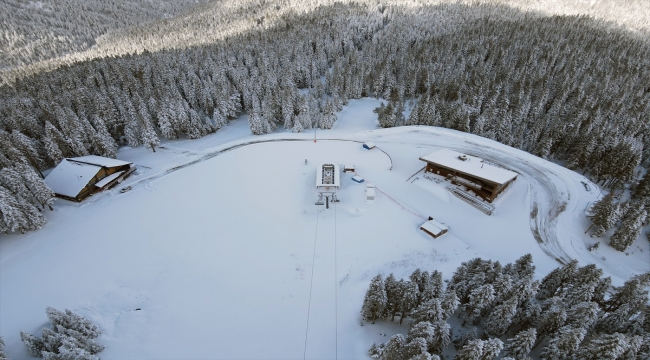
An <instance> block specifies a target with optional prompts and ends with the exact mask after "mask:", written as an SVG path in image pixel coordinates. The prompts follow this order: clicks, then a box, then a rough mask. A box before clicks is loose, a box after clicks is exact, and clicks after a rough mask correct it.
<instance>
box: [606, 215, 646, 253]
mask: <svg viewBox="0 0 650 360" xmlns="http://www.w3.org/2000/svg"><path fill="white" fill-rule="evenodd" d="M647 216H648V213H647V212H646V210H645V209H643V207H640V208H639V209H638V210H635V211H633V215H629V216H627V217H626V218H625V219H624V220H623V223H622V224H621V227H620V228H619V229H618V230H616V232H614V235H612V237H611V238H610V241H609V244H610V245H611V246H612V247H613V248H614V249H616V250H618V251H625V250H626V249H627V248H628V247H630V245H632V243H633V242H634V241H635V240H636V239H637V238H638V237H639V235H640V234H641V227H642V226H643V223H644V222H645V219H646V217H647Z"/></svg>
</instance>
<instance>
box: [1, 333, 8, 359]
mask: <svg viewBox="0 0 650 360" xmlns="http://www.w3.org/2000/svg"><path fill="white" fill-rule="evenodd" d="M0 360H9V356H7V353H6V352H5V342H4V340H2V337H0Z"/></svg>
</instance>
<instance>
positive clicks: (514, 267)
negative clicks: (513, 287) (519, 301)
mask: <svg viewBox="0 0 650 360" xmlns="http://www.w3.org/2000/svg"><path fill="white" fill-rule="evenodd" d="M503 272H504V273H506V274H509V275H511V276H512V277H513V278H514V279H517V280H519V279H533V278H534V277H535V265H533V256H532V255H531V254H526V255H523V256H521V257H520V258H519V259H517V260H516V261H515V263H514V264H507V265H506V266H504V267H503Z"/></svg>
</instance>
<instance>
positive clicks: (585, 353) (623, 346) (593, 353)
mask: <svg viewBox="0 0 650 360" xmlns="http://www.w3.org/2000/svg"><path fill="white" fill-rule="evenodd" d="M627 348H628V343H627V339H626V338H625V336H624V335H623V334H619V333H614V334H600V335H598V336H596V337H594V338H592V339H591V341H589V342H588V343H587V344H586V345H584V346H582V347H581V348H580V352H579V354H578V357H579V358H581V359H602V360H616V359H618V358H619V357H620V356H621V355H623V354H624V353H625V351H627Z"/></svg>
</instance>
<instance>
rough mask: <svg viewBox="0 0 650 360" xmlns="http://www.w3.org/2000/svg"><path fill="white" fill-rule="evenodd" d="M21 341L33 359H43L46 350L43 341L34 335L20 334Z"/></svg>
mask: <svg viewBox="0 0 650 360" xmlns="http://www.w3.org/2000/svg"><path fill="white" fill-rule="evenodd" d="M20 339H21V340H22V341H23V344H25V347H26V348H27V352H28V353H29V354H30V355H31V356H33V357H43V351H44V350H45V344H44V343H43V340H41V339H40V338H37V337H36V336H34V335H32V334H28V333H26V332H22V331H21V332H20Z"/></svg>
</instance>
